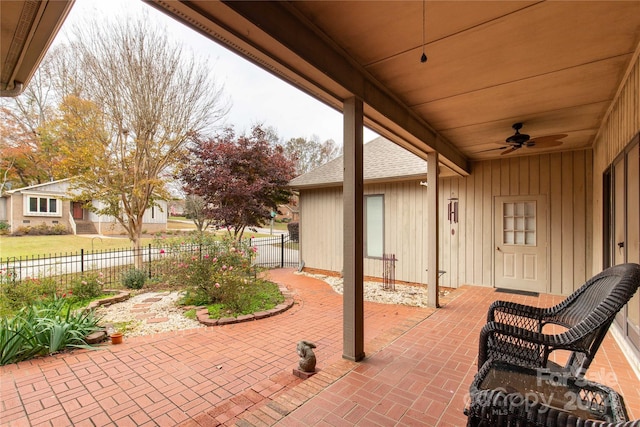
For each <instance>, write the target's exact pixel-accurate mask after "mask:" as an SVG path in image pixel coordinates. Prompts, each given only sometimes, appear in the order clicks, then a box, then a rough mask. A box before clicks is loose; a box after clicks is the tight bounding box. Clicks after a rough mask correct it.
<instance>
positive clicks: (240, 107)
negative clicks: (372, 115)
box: [61, 0, 377, 145]
mask: <svg viewBox="0 0 640 427" xmlns="http://www.w3.org/2000/svg"><path fill="white" fill-rule="evenodd" d="M144 10H146V11H147V13H148V16H149V17H150V18H151V19H153V20H158V22H160V23H162V25H166V27H167V30H168V31H169V32H170V33H171V34H172V35H173V36H174V37H176V38H177V39H179V40H181V41H182V42H183V43H184V44H185V46H188V48H190V49H192V50H193V51H194V52H195V53H196V54H197V55H198V56H200V55H202V56H205V57H208V58H209V60H210V61H211V64H212V68H213V70H214V74H215V79H216V81H217V82H218V83H222V84H224V88H225V94H226V95H227V96H228V97H229V98H230V99H231V102H232V107H231V111H230V112H229V115H228V116H227V119H226V122H227V123H228V124H232V125H233V126H234V127H235V129H236V131H237V132H239V133H241V132H244V131H248V130H249V129H250V127H251V125H253V124H254V123H258V122H259V123H264V124H265V125H267V126H272V127H274V128H276V129H277V131H278V135H279V136H280V138H282V139H284V140H288V139H290V138H296V137H304V138H311V137H312V136H313V135H317V136H318V137H319V139H320V141H325V140H327V139H333V140H334V141H335V142H336V143H338V144H339V145H342V138H343V136H342V114H341V113H339V112H337V111H335V110H333V109H332V108H330V107H328V106H326V105H325V104H323V103H321V102H320V101H317V100H315V99H313V98H312V97H310V96H308V95H307V94H305V93H303V92H301V91H300V90H298V89H296V88H294V87H293V86H291V85H289V84H288V83H285V82H284V81H282V80H280V79H278V78H277V77H275V76H273V75H271V74H270V73H268V72H266V71H264V70H262V69H261V68H258V67H257V66H255V65H253V64H251V63H250V62H248V61H246V60H244V59H242V58H240V57H239V56H238V55H236V54H235V53H233V52H231V51H229V50H228V49H226V48H224V47H222V46H221V45H219V44H217V43H216V42H214V41H212V40H209V39H207V38H205V37H204V36H201V35H200V34H198V33H196V32H195V31H193V30H190V29H188V28H187V27H185V26H184V25H182V24H180V23H178V22H177V21H175V20H173V19H172V18H170V17H168V16H167V15H165V14H164V13H162V12H159V11H157V10H156V9H154V8H153V7H150V6H148V5H146V4H144V3H143V2H142V1H140V0H109V1H105V0H76V2H75V4H74V5H73V7H72V9H71V12H70V13H69V16H68V17H67V20H66V21H65V23H64V25H63V27H62V31H61V34H62V33H64V31H65V29H68V28H69V27H71V26H73V25H75V24H80V25H81V24H82V23H83V22H87V19H88V17H100V16H125V15H127V14H139V13H142V11H144ZM376 136H377V135H376V134H375V133H374V132H372V131H370V130H368V129H366V128H365V130H364V141H365V142H367V141H369V140H371V139H373V138H375V137H376Z"/></svg>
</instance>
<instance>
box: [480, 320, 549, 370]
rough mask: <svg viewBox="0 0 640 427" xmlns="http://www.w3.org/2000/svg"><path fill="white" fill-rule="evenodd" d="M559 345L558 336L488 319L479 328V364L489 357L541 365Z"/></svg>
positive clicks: (529, 364) (544, 363) (521, 363)
mask: <svg viewBox="0 0 640 427" xmlns="http://www.w3.org/2000/svg"><path fill="white" fill-rule="evenodd" d="M558 348H562V346H560V345H559V342H558V340H557V336H555V335H548V334H543V333H540V332H537V331H532V330H529V329H525V328H520V327H517V326H513V325H508V324H505V323H499V322H488V323H486V324H485V325H484V326H483V327H482V329H481V331H480V347H479V350H478V368H481V367H482V365H484V363H485V362H486V361H487V360H488V359H490V358H492V359H497V360H502V361H505V362H508V363H513V364H515V365H520V366H526V367H531V368H543V367H545V366H546V364H547V360H548V358H549V353H551V351H553V350H555V349H558Z"/></svg>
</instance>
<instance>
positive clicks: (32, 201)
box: [25, 196, 61, 216]
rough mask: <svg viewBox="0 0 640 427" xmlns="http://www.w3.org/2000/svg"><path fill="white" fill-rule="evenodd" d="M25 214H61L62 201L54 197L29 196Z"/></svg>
mask: <svg viewBox="0 0 640 427" xmlns="http://www.w3.org/2000/svg"><path fill="white" fill-rule="evenodd" d="M26 204H27V210H26V212H25V215H38V216H61V212H60V208H61V204H60V201H59V200H58V199H56V198H52V197H35V196H29V197H27V202H26Z"/></svg>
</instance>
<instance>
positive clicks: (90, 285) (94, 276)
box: [70, 273, 104, 299]
mask: <svg viewBox="0 0 640 427" xmlns="http://www.w3.org/2000/svg"><path fill="white" fill-rule="evenodd" d="M102 276H103V274H102V273H85V274H84V275H82V276H80V277H75V278H73V280H71V292H70V294H71V295H72V296H73V298H74V299H90V298H95V297H97V296H99V295H101V294H102V288H103V286H104V282H103V281H102Z"/></svg>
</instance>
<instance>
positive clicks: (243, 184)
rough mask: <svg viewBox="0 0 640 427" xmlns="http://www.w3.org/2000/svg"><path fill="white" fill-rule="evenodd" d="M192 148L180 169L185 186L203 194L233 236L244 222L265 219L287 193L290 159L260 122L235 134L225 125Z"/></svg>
mask: <svg viewBox="0 0 640 427" xmlns="http://www.w3.org/2000/svg"><path fill="white" fill-rule="evenodd" d="M190 151H191V157H190V161H189V164H188V165H187V167H186V168H184V169H183V170H182V171H181V172H180V178H181V179H182V181H183V182H184V184H185V191H186V192H187V194H195V195H198V196H200V197H202V198H203V199H204V200H205V201H206V203H207V207H206V209H207V211H208V213H209V216H210V217H211V218H214V219H215V221H216V223H217V224H218V225H219V226H222V227H226V228H227V230H228V231H229V233H230V234H231V233H232V234H233V237H234V238H235V239H237V240H239V239H241V238H242V234H243V233H244V230H245V228H246V227H256V226H261V225H263V224H265V223H266V221H267V220H269V219H270V217H271V215H270V213H271V211H275V210H277V206H278V205H279V204H283V203H287V202H288V201H289V198H290V197H291V191H289V190H288V189H287V188H286V187H285V186H286V184H287V183H288V182H289V180H291V179H292V178H293V177H294V171H295V166H294V162H293V161H292V160H290V159H289V158H287V156H286V155H285V154H284V151H283V149H282V147H280V146H273V145H271V144H270V143H269V141H268V140H267V138H266V133H265V132H264V131H263V130H262V128H261V127H260V126H255V127H253V129H252V131H251V133H250V134H249V135H242V136H239V137H236V135H235V132H234V130H233V128H227V129H225V130H224V131H223V132H222V133H221V134H220V135H217V136H216V137H214V138H212V139H208V140H198V141H197V142H196V143H195V144H194V145H193V146H192V147H191V149H190Z"/></svg>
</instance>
